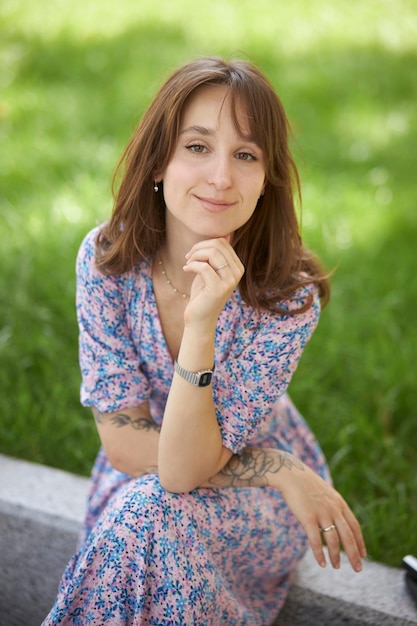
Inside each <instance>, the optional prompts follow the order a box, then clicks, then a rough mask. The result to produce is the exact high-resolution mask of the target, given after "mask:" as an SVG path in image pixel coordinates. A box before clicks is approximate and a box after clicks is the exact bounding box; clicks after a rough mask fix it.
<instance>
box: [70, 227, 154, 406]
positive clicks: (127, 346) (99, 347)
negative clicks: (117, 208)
mask: <svg viewBox="0 0 417 626" xmlns="http://www.w3.org/2000/svg"><path fill="white" fill-rule="evenodd" d="M97 232H98V229H94V230H93V231H91V232H90V233H89V234H88V235H87V237H86V238H85V239H84V241H83V243H82V244H81V247H80V250H79V252H78V256H77V267H76V272H77V319H78V326H79V361H80V368H81V375H82V383H81V403H82V404H83V405H84V406H95V407H97V409H98V410H99V411H101V412H103V413H106V412H113V411H118V410H120V409H122V408H128V407H133V406H138V405H139V404H141V403H142V402H144V401H146V400H148V397H149V385H148V382H147V379H146V377H145V375H144V374H143V372H141V371H140V367H139V355H138V354H137V349H136V347H135V345H134V343H133V340H132V337H131V332H130V328H129V321H128V310H127V301H128V293H129V289H130V288H131V286H132V280H133V278H132V276H129V275H128V274H127V275H122V276H108V275H104V274H102V273H101V272H100V271H99V270H98V269H97V268H96V266H95V239H96V236H97Z"/></svg>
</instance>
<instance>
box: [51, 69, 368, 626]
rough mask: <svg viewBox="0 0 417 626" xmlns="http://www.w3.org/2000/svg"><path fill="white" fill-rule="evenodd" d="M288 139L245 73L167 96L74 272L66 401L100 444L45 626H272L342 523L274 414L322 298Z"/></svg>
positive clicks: (347, 544) (190, 82)
mask: <svg viewBox="0 0 417 626" xmlns="http://www.w3.org/2000/svg"><path fill="white" fill-rule="evenodd" d="M287 136H288V122H287V119H286V116H285V112H284V110H283V107H282V104H281V103H280V101H279V99H278V98H277V96H276V94H275V93H274V91H273V89H272V87H271V86H270V84H269V82H268V81H267V79H266V78H265V77H264V76H263V75H262V73H261V72H260V71H259V70H257V69H256V68H255V67H253V66H252V65H251V64H249V63H247V62H243V61H233V62H224V61H222V60H220V59H216V58H204V59H200V60H197V61H194V62H191V63H189V64H187V65H185V66H183V67H182V68H180V69H179V70H177V71H176V72H174V74H173V75H172V76H171V77H170V78H169V79H168V80H167V81H166V83H165V84H164V85H163V86H162V88H161V89H160V91H159V93H158V94H157V95H156V97H155V99H154V101H153V102H152V103H151V105H150V107H149V108H148V110H147V112H146V113H145V115H144V117H143V119H142V121H141V122H140V124H139V126H138V128H137V129H136V131H135V132H134V134H133V136H132V138H131V140H130V142H129V144H128V146H127V148H126V150H125V153H124V155H123V159H122V162H121V163H122V164H123V166H124V171H123V176H122V179H121V183H120V186H119V189H118V192H117V195H116V201H115V207H114V211H113V215H112V217H111V219H110V221H109V222H108V223H107V224H105V225H104V226H101V227H100V228H97V229H95V230H93V231H92V232H91V233H90V234H89V235H88V236H87V237H86V239H85V240H84V242H83V244H82V246H81V249H80V252H79V256H78V261H77V313H78V320H79V327H80V363H81V370H82V376H83V382H82V391H81V400H82V403H83V404H84V405H86V406H91V407H92V410H93V414H94V417H95V421H96V424H97V429H98V432H99V435H100V438H101V442H102V450H101V451H100V453H99V455H98V458H97V460H96V464H95V467H94V470H93V476H92V487H91V493H90V498H89V503H88V514H87V518H86V523H85V528H84V531H83V535H82V537H81V538H80V545H79V550H78V552H77V554H76V555H75V556H74V557H73V559H72V561H71V562H70V564H69V565H68V567H67V570H66V572H65V574H64V577H63V579H62V581H61V586H60V590H59V595H58V598H57V600H56V602H55V605H54V607H53V609H52V611H51V613H50V614H49V616H48V617H47V618H46V620H45V624H100V625H103V624H106V623H108V624H112V625H119V624H135V625H139V624H153V625H156V624H159V625H168V624H181V625H183V624H187V625H188V624H197V625H199V626H204V625H207V626H209V625H210V626H219V625H225V626H226V625H227V626H231V625H234V624H236V625H238V626H243V625H246V624H251V625H254V624H260V625H267V624H270V623H272V621H273V620H274V618H275V617H276V615H277V613H278V611H279V609H280V607H281V606H282V604H283V602H284V600H285V597H286V593H287V590H288V586H289V583H290V580H291V574H292V572H293V571H294V568H295V566H296V564H297V562H298V561H299V560H300V558H301V557H302V555H303V554H304V552H305V550H306V544H307V539H308V541H309V543H310V545H311V548H312V550H313V553H314V555H315V558H316V559H317V561H318V563H319V565H321V566H323V567H324V566H325V565H326V561H325V556H324V552H323V549H322V537H324V538H325V540H326V543H327V546H328V551H329V558H330V561H331V563H332V565H333V566H334V567H339V563H340V544H342V545H343V547H344V549H345V551H346V553H347V556H348V558H349V560H350V562H351V564H352V567H353V568H354V569H355V570H356V571H360V569H361V558H362V557H364V556H365V546H364V542H363V538H362V534H361V530H360V527H359V524H358V522H357V521H356V519H355V517H354V515H353V513H352V512H351V510H350V509H349V507H348V505H347V504H346V503H345V501H344V500H343V498H342V497H341V496H340V495H339V494H338V493H337V492H336V491H335V490H334V489H333V487H332V486H331V485H330V479H329V476H328V472H327V468H326V464H325V461H324V459H323V456H322V453H321V451H320V449H319V447H318V444H317V442H316V441H315V439H314V437H313V435H312V433H311V431H310V430H309V428H308V427H307V425H306V423H305V422H304V421H303V419H302V418H301V416H300V415H299V413H298V412H297V411H296V409H295V407H294V406H293V404H292V403H291V401H290V399H289V397H288V396H287V395H286V389H287V386H288V384H289V382H290V379H291V376H292V374H293V372H294V370H295V368H296V366H297V363H298V360H299V358H300V356H301V353H302V350H303V348H304V346H305V344H306V343H307V341H308V339H309V338H310V336H311V334H312V332H313V330H314V328H315V326H316V324H317V321H318V317H319V310H320V298H321V299H322V301H323V302H324V303H325V302H326V300H327V297H328V284H327V280H326V278H325V276H324V275H323V272H322V270H321V269H320V266H319V264H318V263H317V261H316V260H315V259H314V257H313V256H312V255H311V254H310V253H309V252H308V251H307V250H306V249H305V248H303V246H302V243H301V239H300V235H299V231H298V225H297V220H296V216H295V210H294V203H293V191H294V186H295V187H297V186H298V177H297V171H296V168H295V165H294V162H293V160H292V158H291V156H290V153H289V148H288V143H287V138H288V137H287Z"/></svg>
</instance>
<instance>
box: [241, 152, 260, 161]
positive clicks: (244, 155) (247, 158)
mask: <svg viewBox="0 0 417 626" xmlns="http://www.w3.org/2000/svg"><path fill="white" fill-rule="evenodd" d="M236 157H237V158H238V159H239V160H240V161H257V160H258V158H257V157H256V156H255V155H254V154H251V153H250V152H238V153H237V155H236Z"/></svg>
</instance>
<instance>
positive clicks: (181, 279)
mask: <svg viewBox="0 0 417 626" xmlns="http://www.w3.org/2000/svg"><path fill="white" fill-rule="evenodd" d="M156 263H157V268H158V270H159V271H160V273H161V275H162V278H163V280H164V281H165V283H166V284H167V285H168V286H169V287H170V289H171V290H172V292H173V293H174V292H175V293H177V294H178V295H179V296H181V297H182V298H184V299H185V298H189V296H190V291H191V285H192V282H193V280H194V275H192V274H191V275H190V274H186V273H185V272H184V270H183V269H182V268H183V265H184V264H185V253H184V254H183V255H181V256H180V255H170V254H169V253H168V250H167V249H166V248H161V250H160V251H159V254H158V255H157V257H156Z"/></svg>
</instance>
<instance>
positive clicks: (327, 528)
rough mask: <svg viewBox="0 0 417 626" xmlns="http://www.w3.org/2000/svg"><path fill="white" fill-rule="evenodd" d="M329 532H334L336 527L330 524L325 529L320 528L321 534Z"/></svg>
mask: <svg viewBox="0 0 417 626" xmlns="http://www.w3.org/2000/svg"><path fill="white" fill-rule="evenodd" d="M331 530H336V526H335V525H334V524H330V526H326V528H320V532H321V533H328V532H330V531H331Z"/></svg>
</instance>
